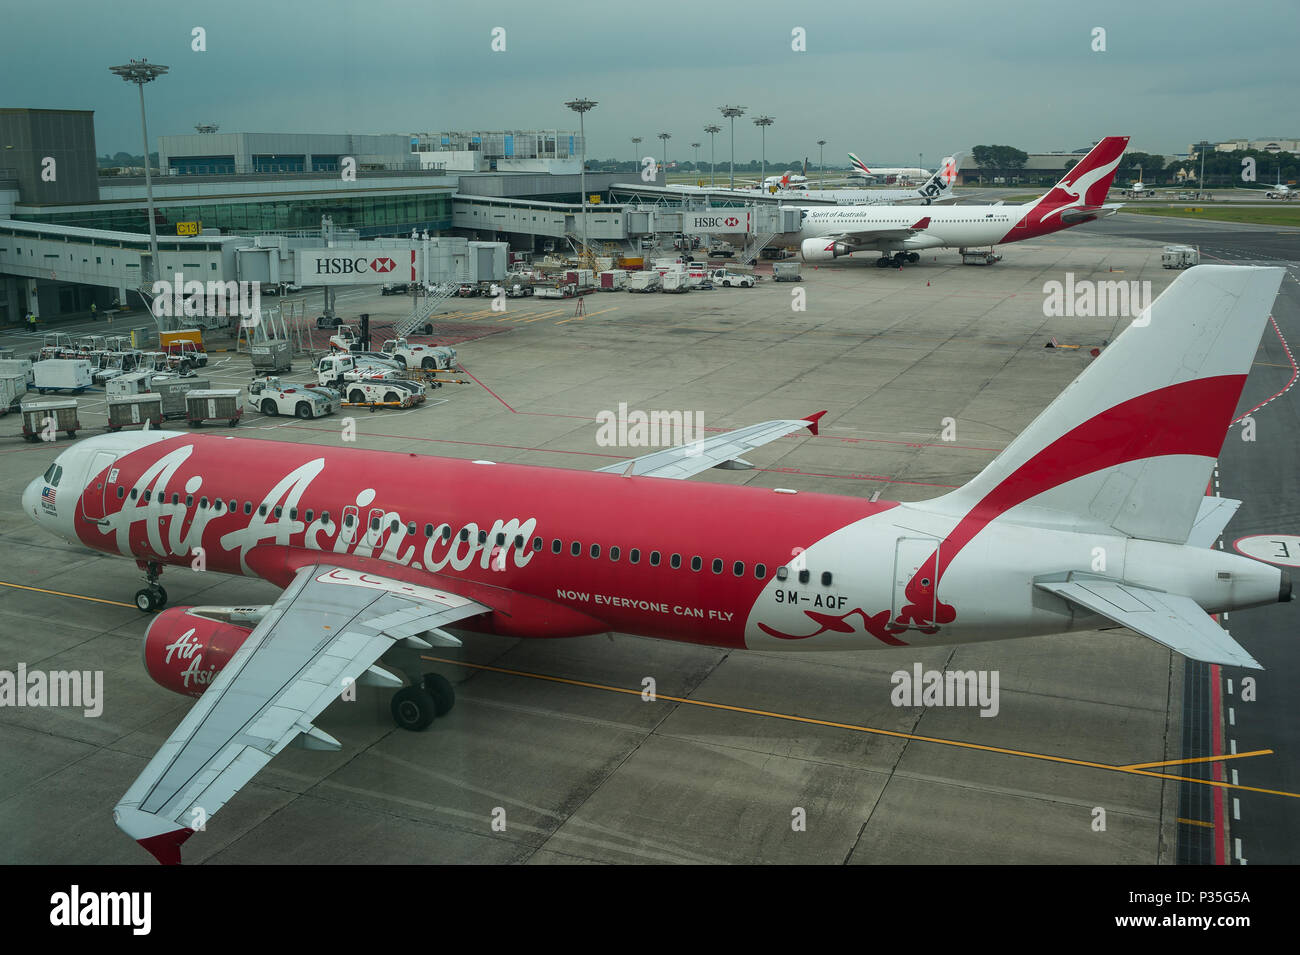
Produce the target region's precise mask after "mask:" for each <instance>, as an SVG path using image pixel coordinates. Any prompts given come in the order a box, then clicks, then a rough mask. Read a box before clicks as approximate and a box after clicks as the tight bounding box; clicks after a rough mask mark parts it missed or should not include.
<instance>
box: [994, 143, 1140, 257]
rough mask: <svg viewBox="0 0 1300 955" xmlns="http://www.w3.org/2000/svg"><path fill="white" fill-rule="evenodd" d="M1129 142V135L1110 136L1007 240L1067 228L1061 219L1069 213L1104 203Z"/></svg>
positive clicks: (1087, 156) (1038, 205)
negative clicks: (1069, 211)
mask: <svg viewBox="0 0 1300 955" xmlns="http://www.w3.org/2000/svg"><path fill="white" fill-rule="evenodd" d="M1128 140H1129V137H1127V136H1107V137H1106V138H1105V139H1103V140H1102V141H1101V142H1099V143H1098V144H1097V145H1096V146H1093V147H1092V151H1091V152H1089V153H1088V155H1086V156H1084V157H1083V159H1081V160H1080V161H1079V162H1078V164H1077V165H1076V166H1075V167H1074V168H1073V169H1071V170H1070V171H1069V172H1067V173H1066V174H1065V175H1064V176H1062V177H1061V181H1060V182H1058V183H1057V184H1056V185H1055V186H1053V187H1052V191H1051V192H1049V193H1048V194H1047V195H1045V196H1043V198H1042V199H1040V200H1039V201H1038V202H1037V203H1035V204H1034V207H1033V208H1032V209H1030V210H1029V214H1028V215H1026V216H1025V217H1024V218H1023V219H1022V220H1021V221H1020V222H1018V223H1017V224H1016V227H1015V228H1014V229H1013V230H1012V231H1011V233H1010V234H1009V235H1008V236H1007V238H1009V239H1026V238H1030V237H1032V236H1036V235H1046V234H1047V233H1049V232H1055V231H1056V230H1057V229H1062V228H1064V227H1065V225H1066V223H1064V222H1062V220H1061V216H1062V214H1063V213H1064V212H1066V211H1067V210H1070V209H1087V208H1093V207H1096V206H1100V205H1101V204H1102V203H1103V202H1105V201H1106V193H1108V192H1109V191H1110V184H1111V182H1112V181H1113V180H1114V178H1115V170H1116V169H1117V168H1119V161H1120V159H1121V158H1123V156H1124V150H1125V148H1127V146H1128Z"/></svg>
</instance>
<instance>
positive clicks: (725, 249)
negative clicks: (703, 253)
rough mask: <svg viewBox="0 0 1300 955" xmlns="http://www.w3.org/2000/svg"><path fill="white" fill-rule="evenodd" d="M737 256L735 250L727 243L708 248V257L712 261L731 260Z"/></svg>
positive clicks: (717, 243) (715, 244) (719, 243)
mask: <svg viewBox="0 0 1300 955" xmlns="http://www.w3.org/2000/svg"><path fill="white" fill-rule="evenodd" d="M735 254H736V250H735V248H734V247H733V246H732V245H731V244H730V243H727V242H716V243H714V244H712V245H710V246H709V248H708V256H709V258H711V259H729V258H731V257H732V256H733V255H735Z"/></svg>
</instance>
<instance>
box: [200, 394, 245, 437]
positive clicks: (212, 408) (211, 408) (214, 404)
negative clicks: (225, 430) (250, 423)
mask: <svg viewBox="0 0 1300 955" xmlns="http://www.w3.org/2000/svg"><path fill="white" fill-rule="evenodd" d="M239 396H240V390H239V389H238V388H192V389H190V390H189V391H187V392H185V420H186V421H187V422H188V423H189V426H190V427H191V428H201V427H203V422H205V421H224V422H226V423H227V424H228V425H230V427H232V428H233V427H235V426H236V425H237V424H239V419H240V418H242V417H243V416H244V407H243V405H241V404H240V403H239Z"/></svg>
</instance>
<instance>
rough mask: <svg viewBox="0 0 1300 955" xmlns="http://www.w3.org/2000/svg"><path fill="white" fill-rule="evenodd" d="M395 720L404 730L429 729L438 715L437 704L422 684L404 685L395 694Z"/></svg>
mask: <svg viewBox="0 0 1300 955" xmlns="http://www.w3.org/2000/svg"><path fill="white" fill-rule="evenodd" d="M391 708H392V711H393V722H394V723H396V724H397V725H398V726H400V727H401V728H402V729H404V730H410V731H411V732H412V733H418V732H419V731H420V730H423V729H428V728H429V724H430V723H432V722H433V718H434V717H435V716H436V715H437V704H436V703H435V702H434V699H433V697H432V696H431V695H430V693H429V691H428V690H426V689H425V688H424V687H422V686H404V687H402V688H401V689H400V690H398V691H397V692H396V693H394V694H393V702H392V704H391Z"/></svg>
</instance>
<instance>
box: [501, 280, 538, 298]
mask: <svg viewBox="0 0 1300 955" xmlns="http://www.w3.org/2000/svg"><path fill="white" fill-rule="evenodd" d="M532 294H533V284H532V282H531V281H530V280H528V279H526V278H523V277H520V276H513V277H511V278H508V279H507V280H506V298H523V297H524V296H526V295H532Z"/></svg>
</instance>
